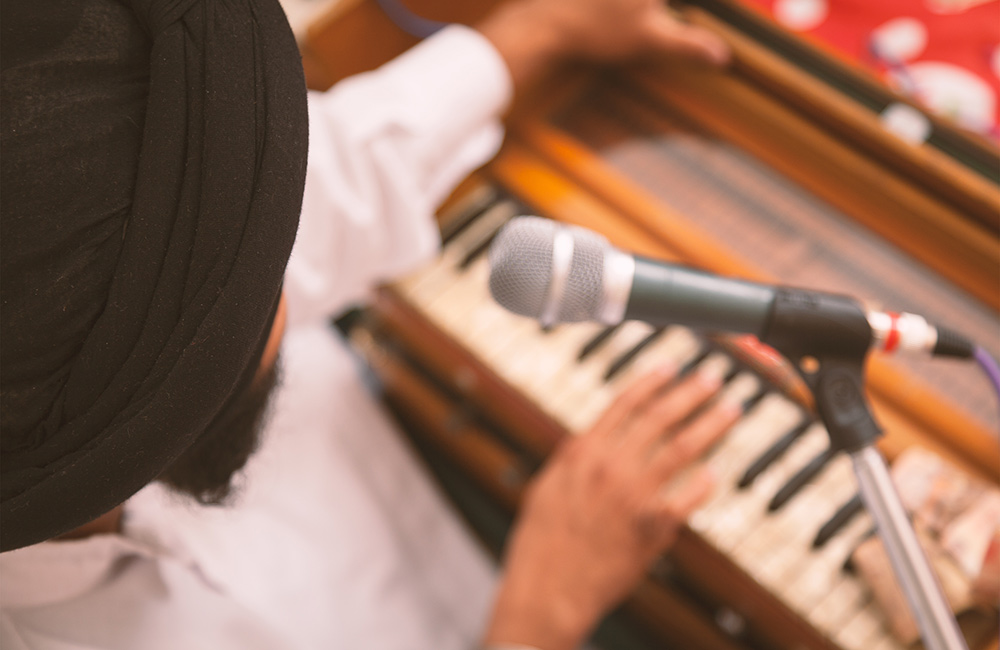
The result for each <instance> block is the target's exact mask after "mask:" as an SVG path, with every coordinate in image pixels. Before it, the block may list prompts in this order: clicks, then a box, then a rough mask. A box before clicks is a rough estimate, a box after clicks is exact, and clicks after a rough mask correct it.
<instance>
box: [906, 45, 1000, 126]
mask: <svg viewBox="0 0 1000 650" xmlns="http://www.w3.org/2000/svg"><path fill="white" fill-rule="evenodd" d="M890 76H891V77H892V80H893V81H894V83H896V84H898V85H900V86H905V85H906V81H905V80H904V79H901V78H900V73H899V72H898V71H897V72H890ZM906 77H907V78H908V79H909V81H911V82H912V84H913V86H914V87H915V88H916V94H917V99H919V100H920V101H921V102H922V103H923V104H924V105H925V106H926V107H927V108H928V109H929V110H931V111H932V112H934V113H936V114H938V115H943V116H945V117H948V118H950V119H952V120H954V121H955V122H957V123H958V124H959V125H961V126H963V127H965V128H967V129H970V130H972V131H978V132H980V133H984V132H987V131H989V130H990V129H991V128H992V127H993V123H994V120H995V119H996V108H997V97H996V95H995V94H994V93H993V89H992V88H990V86H989V84H987V83H986V82H985V81H984V80H983V79H981V78H979V76H977V75H975V74H973V73H971V72H969V71H968V70H966V69H964V68H960V67H958V66H956V65H952V64H950V63H942V62H940V61H921V62H918V63H914V64H912V65H908V66H906Z"/></svg>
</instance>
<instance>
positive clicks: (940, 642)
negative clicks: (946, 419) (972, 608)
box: [761, 288, 968, 650]
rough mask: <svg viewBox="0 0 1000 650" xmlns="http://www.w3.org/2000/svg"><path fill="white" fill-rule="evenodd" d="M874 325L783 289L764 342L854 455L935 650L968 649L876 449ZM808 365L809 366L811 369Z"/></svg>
mask: <svg viewBox="0 0 1000 650" xmlns="http://www.w3.org/2000/svg"><path fill="white" fill-rule="evenodd" d="M872 337H873V334H872V327H871V325H870V323H869V322H868V318H867V314H866V312H865V311H864V309H863V308H862V307H861V305H860V304H859V303H858V302H857V301H855V300H853V299H852V298H846V297H844V296H834V295H827V294H819V295H817V294H810V293H802V292H801V291H799V290H795V289H784V288H783V289H780V290H779V291H777V292H776V294H775V299H774V306H773V307H772V310H771V314H770V320H769V322H768V325H767V327H766V335H765V336H762V337H761V341H763V342H764V343H767V344H769V345H771V346H772V347H774V348H775V349H776V350H779V351H781V352H782V353H783V354H784V355H785V356H786V357H787V358H788V359H789V360H790V361H792V363H794V364H795V365H796V367H797V368H798V369H799V372H800V373H801V374H802V378H803V379H804V380H805V382H806V384H807V385H808V386H809V389H810V390H811V391H812V394H813V397H814V398H815V400H816V411H817V412H818V413H819V416H820V419H821V420H822V421H823V424H825V425H826V430H827V433H828V434H829V435H830V446H831V448H833V449H836V450H840V451H845V452H847V453H848V454H850V456H851V460H852V461H853V463H854V471H855V474H856V475H857V478H858V485H859V487H860V491H861V498H862V500H863V501H864V504H865V506H866V507H867V509H868V512H870V513H871V515H872V517H873V518H874V519H875V523H876V525H877V526H878V533H879V536H880V537H881V538H882V542H883V544H884V545H885V549H886V552H887V554H888V556H889V559H890V562H891V564H892V568H893V571H894V572H895V574H896V579H897V580H898V581H899V584H900V587H901V588H902V590H903V594H905V596H906V599H907V603H908V604H909V606H910V611H911V612H912V613H913V617H914V618H915V619H916V621H917V624H918V626H919V627H920V633H921V636H922V637H923V641H924V645H925V647H926V648H927V650H967V647H968V646H967V645H966V643H965V639H964V638H962V635H961V633H960V632H959V629H958V623H957V622H956V621H955V616H954V614H953V613H952V611H951V607H950V606H949V605H948V602H947V601H946V600H945V597H944V593H943V592H942V590H941V585H940V583H939V582H938V580H937V578H936V577H935V576H934V573H933V572H932V570H931V567H930V563H929V562H928V561H927V556H926V555H925V554H924V551H923V549H922V548H921V547H920V544H919V543H918V542H917V535H916V533H915V532H914V531H913V526H912V524H911V523H910V519H909V517H907V514H906V511H905V510H904V509H903V504H902V503H901V502H900V500H899V494H898V493H897V492H896V486H895V485H894V484H893V482H892V478H891V477H890V476H889V470H888V468H887V467H886V464H885V459H884V458H882V455H881V454H880V453H879V451H878V449H877V448H876V447H875V441H876V440H877V439H878V438H879V436H881V435H882V428H881V427H880V426H879V425H878V423H877V422H876V421H875V419H874V417H872V412H871V408H870V407H869V405H868V401H867V399H866V397H865V388H864V384H865V379H864V362H865V358H866V357H867V354H868V350H869V349H870V348H871V343H872ZM807 361H808V363H806V362H807Z"/></svg>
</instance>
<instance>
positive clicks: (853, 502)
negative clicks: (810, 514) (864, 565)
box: [813, 494, 865, 548]
mask: <svg viewBox="0 0 1000 650" xmlns="http://www.w3.org/2000/svg"><path fill="white" fill-rule="evenodd" d="M864 509H865V504H864V503H862V502H861V495H860V494H855V495H854V496H853V497H851V499H850V501H848V502H847V503H845V504H844V505H842V506H840V508H838V509H837V512H835V513H833V516H832V517H830V519H829V521H827V522H826V523H825V524H823V525H822V526H821V527H820V529H819V532H818V533H816V538H815V539H813V548H823V545H824V544H826V543H827V542H828V541H830V540H831V539H832V538H833V537H834V536H835V535H836V534H837V533H839V532H840V529H841V528H843V527H844V526H846V525H847V522H849V521H850V520H851V519H853V518H854V516H855V515H856V514H858V513H859V512H861V511H863V510H864Z"/></svg>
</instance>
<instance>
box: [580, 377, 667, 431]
mask: <svg viewBox="0 0 1000 650" xmlns="http://www.w3.org/2000/svg"><path fill="white" fill-rule="evenodd" d="M676 376H677V367H676V366H675V365H673V364H671V363H669V362H666V363H663V364H662V365H660V366H658V367H657V368H656V369H655V370H652V371H651V372H649V373H647V374H645V375H643V376H642V377H640V378H639V379H637V380H636V381H635V383H633V384H632V385H630V386H629V387H628V388H627V389H626V390H625V391H624V392H623V393H622V394H621V395H620V396H618V398H617V399H615V401H614V402H612V404H611V406H609V407H608V408H607V410H606V411H604V413H603V414H602V415H601V417H600V418H598V420H597V422H596V423H595V424H594V426H593V427H592V428H591V436H592V437H606V436H607V435H608V434H609V433H611V432H612V431H615V430H617V429H618V428H619V427H621V426H622V425H623V424H624V423H625V421H626V420H627V419H628V418H629V417H634V416H636V415H638V414H641V413H642V412H643V410H644V408H645V407H646V405H647V403H649V402H650V401H651V400H652V399H653V398H654V397H655V396H656V395H657V394H659V393H660V392H662V391H663V389H664V388H666V386H667V385H668V384H669V383H670V382H671V381H673V379H674V378H675V377H676Z"/></svg>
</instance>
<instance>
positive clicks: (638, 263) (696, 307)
mask: <svg viewBox="0 0 1000 650" xmlns="http://www.w3.org/2000/svg"><path fill="white" fill-rule="evenodd" d="M621 254H623V253H621ZM776 295H777V291H776V290H775V289H774V288H773V287H768V286H766V285H762V284H756V283H753V282H745V281H742V280H734V279H731V278H725V277H721V276H718V275H713V274H711V273H704V272H701V271H697V270H694V269H690V268H686V267H683V266H676V265H672V264H664V263H661V262H656V261H654V260H649V259H644V258H640V257H636V258H634V271H633V275H632V283H631V290H630V291H629V294H628V299H627V301H626V303H625V305H624V310H623V312H622V317H623V318H628V319H632V320H641V321H646V322H648V323H651V324H653V325H685V326H687V327H691V328H694V329H702V330H710V331H727V332H736V333H745V334H754V335H756V336H757V337H758V338H760V337H762V336H764V335H765V334H766V329H767V323H768V319H769V317H770V314H771V310H772V309H773V307H774V304H775V297H776ZM619 320H621V319H619ZM608 324H611V323H608Z"/></svg>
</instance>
